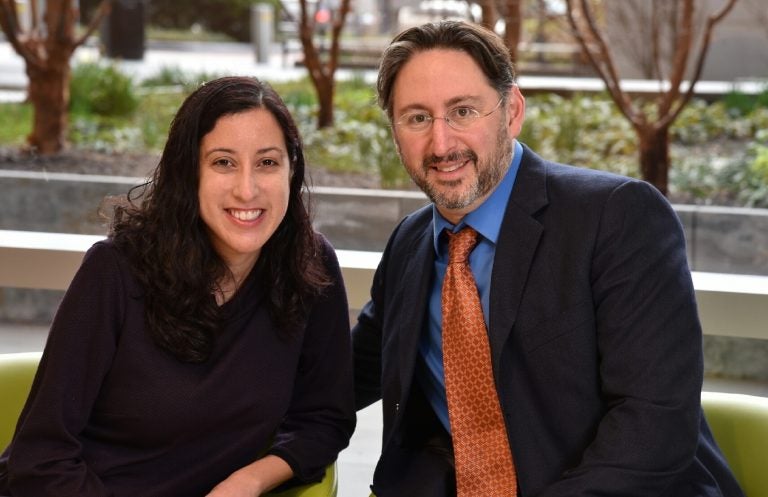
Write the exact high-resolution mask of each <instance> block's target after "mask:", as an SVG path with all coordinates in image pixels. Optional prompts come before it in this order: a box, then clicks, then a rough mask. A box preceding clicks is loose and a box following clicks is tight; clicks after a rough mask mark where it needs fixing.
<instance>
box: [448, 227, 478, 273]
mask: <svg viewBox="0 0 768 497" xmlns="http://www.w3.org/2000/svg"><path fill="white" fill-rule="evenodd" d="M446 233H447V234H448V263H449V264H451V263H454V262H461V263H463V262H466V261H467V259H468V258H469V253H470V252H472V249H473V248H475V245H477V231H475V230H473V229H472V228H470V227H469V226H466V227H464V228H462V229H461V230H459V232H458V233H451V232H450V231H446Z"/></svg>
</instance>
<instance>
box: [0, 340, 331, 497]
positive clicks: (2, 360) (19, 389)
mask: <svg viewBox="0 0 768 497" xmlns="http://www.w3.org/2000/svg"><path fill="white" fill-rule="evenodd" d="M40 355H41V352H22V353H14V354H0V399H2V400H0V451H2V450H3V449H4V448H5V447H6V446H7V445H8V444H9V443H10V441H11V438H13V432H14V430H15V429H16V422H17V421H18V419H19V414H20V413H21V409H22V408H23V407H24V403H25V402H26V400H27V396H28V395H29V390H30V388H31V386H32V380H33V379H34V377H35V371H37V365H38V364H39V363H40ZM337 491H338V477H337V472H336V463H333V464H331V465H330V466H328V467H327V468H326V470H325V476H324V477H323V480H322V481H321V482H319V483H312V484H309V485H302V486H299V487H294V488H292V489H290V490H285V491H283V492H271V493H269V494H267V495H269V496H270V497H336V492H337Z"/></svg>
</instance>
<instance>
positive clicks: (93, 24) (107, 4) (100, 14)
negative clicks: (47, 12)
mask: <svg viewBox="0 0 768 497" xmlns="http://www.w3.org/2000/svg"><path fill="white" fill-rule="evenodd" d="M281 5H282V3H281ZM111 10H112V1H111V0H102V1H101V3H99V6H98V7H97V10H96V13H95V14H94V15H93V17H91V21H90V22H89V23H88V26H87V27H86V28H85V33H83V36H81V37H80V38H78V39H77V40H75V48H77V47H79V46H80V45H82V44H83V43H85V42H86V40H87V39H88V38H89V37H90V36H91V35H92V34H93V33H94V32H95V31H96V30H97V29H98V27H99V24H101V21H102V20H103V19H104V18H105V17H106V16H107V15H109V13H110V11H111Z"/></svg>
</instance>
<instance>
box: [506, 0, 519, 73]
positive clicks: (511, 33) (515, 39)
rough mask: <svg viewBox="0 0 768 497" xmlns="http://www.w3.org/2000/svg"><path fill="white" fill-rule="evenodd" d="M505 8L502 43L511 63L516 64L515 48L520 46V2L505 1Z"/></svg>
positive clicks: (513, 0) (517, 0)
mask: <svg viewBox="0 0 768 497" xmlns="http://www.w3.org/2000/svg"><path fill="white" fill-rule="evenodd" d="M506 6H507V8H506V14H505V16H504V21H505V25H506V29H505V31H504V42H505V43H506V45H507V47H508V48H509V53H510V55H511V56H512V61H513V62H515V63H517V46H518V45H519V44H520V37H521V31H522V22H521V21H522V19H521V14H520V9H521V0H506Z"/></svg>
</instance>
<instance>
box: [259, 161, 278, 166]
mask: <svg viewBox="0 0 768 497" xmlns="http://www.w3.org/2000/svg"><path fill="white" fill-rule="evenodd" d="M261 165H262V166H266V167H274V166H277V165H279V164H278V162H277V161H276V160H273V159H264V160H262V161H261Z"/></svg>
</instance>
